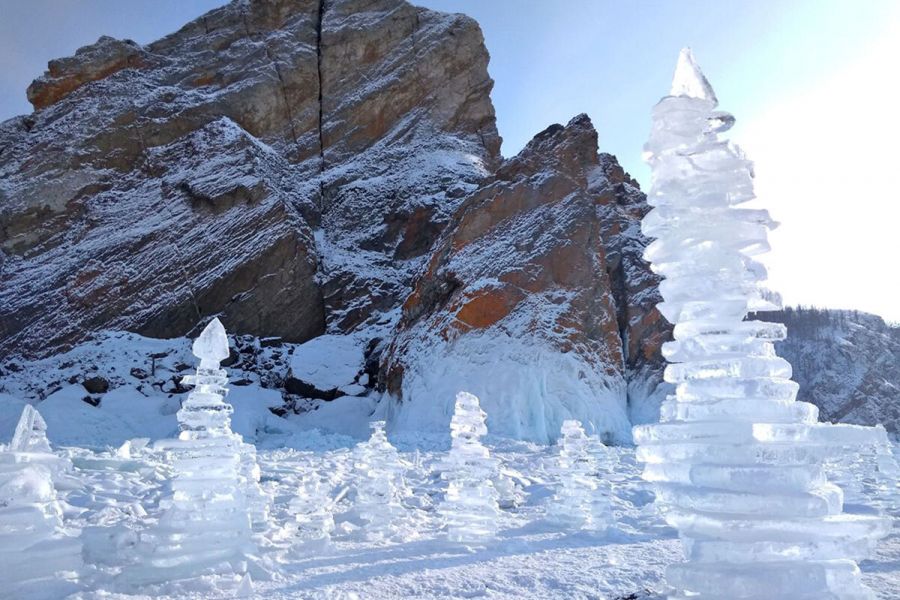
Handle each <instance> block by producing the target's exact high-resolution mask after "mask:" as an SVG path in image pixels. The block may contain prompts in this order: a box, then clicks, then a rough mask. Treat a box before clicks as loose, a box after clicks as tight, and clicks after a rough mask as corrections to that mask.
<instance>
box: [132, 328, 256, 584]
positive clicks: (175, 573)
mask: <svg viewBox="0 0 900 600" xmlns="http://www.w3.org/2000/svg"><path fill="white" fill-rule="evenodd" d="M193 352H194V355H195V356H196V357H197V358H199V359H200V366H199V368H198V369H197V373H196V375H193V376H188V377H185V378H184V383H186V384H189V385H194V386H196V387H195V389H194V391H192V392H191V393H190V395H189V396H188V397H187V399H186V400H185V401H184V403H183V404H182V407H181V410H179V411H178V415H177V416H178V423H179V427H180V429H181V432H180V433H179V435H178V439H177V440H169V441H167V442H166V443H164V444H161V446H162V447H164V448H166V449H167V450H168V451H170V452H171V453H172V455H173V458H174V480H173V481H172V491H173V494H172V496H171V497H170V498H168V499H167V501H166V504H167V505H166V509H165V512H164V513H163V515H162V516H161V517H160V519H159V523H158V524H157V525H156V526H155V527H153V528H151V529H148V530H147V531H145V532H143V533H142V534H141V547H140V554H141V556H140V559H141V564H140V565H138V566H136V567H135V568H134V569H133V570H132V571H131V572H130V579H131V580H132V581H135V582H138V583H144V582H147V583H149V582H157V581H169V580H178V579H190V578H193V577H196V576H200V575H205V574H210V573H242V572H244V571H245V570H246V564H245V560H246V558H247V557H248V556H250V555H252V554H253V553H254V551H255V548H254V546H253V543H252V542H251V538H250V535H251V525H250V517H249V513H248V507H247V499H246V495H245V483H246V482H245V478H244V477H242V474H241V455H242V445H243V441H242V439H241V437H240V436H239V435H237V434H235V433H233V432H232V431H231V413H232V407H231V405H230V404H228V403H227V402H225V394H226V393H227V391H228V390H227V389H226V388H225V384H226V383H227V381H228V378H227V376H226V373H225V371H224V370H223V369H220V368H219V362H220V361H221V360H223V359H224V358H225V357H227V356H228V338H227V336H226V334H225V329H224V327H222V324H221V323H220V322H219V320H218V319H213V320H212V321H211V322H210V323H209V325H207V327H206V329H204V330H203V333H201V334H200V337H199V338H197V339H196V340H195V341H194V346H193Z"/></svg>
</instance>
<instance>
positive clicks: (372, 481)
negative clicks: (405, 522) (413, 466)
mask: <svg viewBox="0 0 900 600" xmlns="http://www.w3.org/2000/svg"><path fill="white" fill-rule="evenodd" d="M370 428H371V429H372V435H371V437H370V438H369V440H368V441H366V442H363V443H362V444H359V445H358V446H357V447H356V448H355V449H354V452H353V472H354V475H355V479H356V502H355V503H354V508H355V510H356V512H357V514H358V515H359V517H360V518H361V519H362V521H363V523H364V524H365V533H366V537H368V538H369V539H371V540H375V541H383V540H388V539H390V538H392V537H394V536H395V534H397V533H398V526H399V525H400V520H401V519H402V518H403V515H404V513H405V512H406V509H405V508H404V506H403V504H402V499H403V497H404V496H405V495H407V494H408V489H407V486H406V479H405V478H404V473H405V471H406V466H405V465H404V464H403V461H402V460H401V459H400V453H399V452H397V449H396V448H394V447H393V446H392V445H391V443H390V442H389V441H388V439H387V434H386V433H385V429H384V428H385V422H384V421H374V422H372V423H371V424H370Z"/></svg>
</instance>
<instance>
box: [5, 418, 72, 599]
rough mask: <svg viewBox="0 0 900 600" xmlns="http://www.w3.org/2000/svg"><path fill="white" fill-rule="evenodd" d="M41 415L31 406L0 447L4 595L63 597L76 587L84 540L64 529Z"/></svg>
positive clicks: (16, 596)
mask: <svg viewBox="0 0 900 600" xmlns="http://www.w3.org/2000/svg"><path fill="white" fill-rule="evenodd" d="M45 431H46V425H45V424H44V420H43V419H42V418H41V415H40V414H39V413H38V412H37V411H36V410H35V409H34V408H33V407H31V406H25V410H24V411H23V412H22V417H21V419H20V420H19V425H18V427H16V433H15V435H14V436H13V441H12V443H11V444H10V446H9V448H6V449H4V450H3V451H2V452H0V596H2V597H4V598H7V597H9V598H61V597H64V596H66V595H67V594H69V593H71V592H74V591H75V588H76V585H77V579H78V575H79V572H80V571H81V569H82V567H83V565H82V561H81V543H80V542H79V541H78V539H77V538H74V537H71V536H70V535H68V534H67V532H66V531H65V530H64V529H63V521H62V508H61V506H60V503H59V501H58V500H57V496H56V489H55V488H54V486H53V477H52V471H51V468H49V467H48V463H50V464H52V461H45V460H40V458H41V456H47V457H50V458H52V457H53V456H52V455H51V454H50V445H49V443H47V438H46V435H45V434H44V432H45Z"/></svg>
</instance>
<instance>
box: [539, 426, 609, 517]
mask: <svg viewBox="0 0 900 600" xmlns="http://www.w3.org/2000/svg"><path fill="white" fill-rule="evenodd" d="M558 445H559V456H558V459H557V461H558V462H557V465H556V475H557V476H558V477H559V480H560V486H559V490H558V491H557V492H556V494H555V495H554V496H553V498H551V499H550V504H549V506H548V508H547V518H548V520H550V521H552V522H554V523H557V524H558V525H561V526H563V527H565V528H568V529H588V530H593V531H605V530H606V528H607V527H609V524H610V522H611V521H612V514H611V509H610V504H609V496H608V494H604V491H605V490H601V489H599V481H600V480H599V479H598V477H597V462H596V460H595V459H594V456H593V454H592V453H591V451H592V450H594V448H593V447H592V444H591V440H590V438H588V436H586V435H585V433H584V429H583V428H582V427H581V423H580V422H579V421H574V420H567V421H563V424H562V428H561V430H560V439H559V442H558Z"/></svg>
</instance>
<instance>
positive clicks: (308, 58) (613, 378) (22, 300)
mask: <svg viewBox="0 0 900 600" xmlns="http://www.w3.org/2000/svg"><path fill="white" fill-rule="evenodd" d="M487 64H488V54H487V51H486V49H485V47H484V43H483V39H482V36H481V32H480V30H479V28H478V25H477V24H476V23H475V22H474V21H472V20H471V19H469V18H467V17H465V16H462V15H447V14H441V13H437V12H434V11H430V10H425V9H421V8H417V7H414V6H412V5H410V4H408V3H406V2H403V1H401V0H315V1H313V0H251V1H243V0H241V1H235V2H232V3H231V4H228V5H226V6H224V7H222V8H220V9H217V10H214V11H212V12H210V13H208V14H206V15H204V16H203V17H201V18H199V19H197V20H196V21H194V22H192V23H189V24H188V25H186V26H185V27H183V28H182V29H181V30H180V31H178V32H176V33H173V34H172V35H169V36H167V37H165V38H163V39H161V40H159V41H157V42H154V43H152V44H149V45H147V46H140V45H138V44H135V43H133V42H131V41H128V40H115V39H112V38H108V37H103V38H101V39H100V40H99V41H98V42H97V43H96V44H94V45H92V46H89V47H86V48H82V49H80V50H79V51H78V52H77V53H76V54H75V56H73V57H70V58H64V59H59V60H54V61H51V62H50V64H49V65H48V70H47V72H46V73H45V74H44V75H43V76H42V77H40V78H38V79H37V80H35V81H34V82H33V83H32V85H31V86H30V87H29V88H28V98H29V100H30V101H31V102H32V104H33V105H34V107H35V112H34V113H33V114H31V115H28V116H24V117H19V118H15V119H11V120H9V121H7V122H5V123H3V124H2V125H0V261H2V262H0V269H2V274H3V277H2V284H0V352H2V353H4V354H7V355H10V356H12V355H16V356H18V357H20V358H29V357H34V356H45V355H50V354H53V353H57V352H59V351H62V350H65V349H66V348H68V347H71V346H73V345H75V344H78V343H80V342H83V341H84V340H88V339H91V338H92V337H94V336H96V335H97V334H98V332H100V331H103V330H129V331H134V332H137V333H140V334H142V335H146V336H151V337H172V336H179V335H185V334H190V333H191V332H192V331H195V330H196V328H197V326H198V325H199V324H201V323H203V322H204V321H205V320H206V319H208V318H209V317H211V316H213V315H218V316H220V318H222V320H223V322H225V323H226V325H227V327H228V328H229V329H230V330H231V331H232V332H234V333H238V334H251V335H255V336H259V337H265V338H269V337H278V338H280V339H281V340H283V341H285V342H297V343H302V342H304V341H306V340H314V342H315V343H314V344H313V342H310V344H311V346H310V347H312V346H315V347H316V348H320V349H321V351H317V352H315V353H306V352H300V354H301V355H304V356H311V355H315V356H317V357H324V364H323V365H322V367H323V369H324V370H329V369H330V366H329V363H328V361H329V360H330V358H329V357H331V356H332V355H334V357H335V358H334V361H336V362H338V361H343V363H346V362H347V361H346V360H343V359H341V358H340V357H347V356H353V357H358V358H354V359H352V360H350V361H349V362H350V363H354V361H357V362H359V363H360V366H359V369H358V372H357V371H355V370H354V368H338V365H337V364H335V365H332V367H333V368H331V369H330V370H332V371H334V372H341V373H344V372H346V373H347V375H346V376H345V377H343V379H342V378H340V377H338V378H336V379H335V378H331V379H327V378H326V380H324V381H325V383H324V384H322V385H327V386H331V385H333V386H335V387H333V388H329V390H322V389H319V388H321V387H322V385H320V386H319V388H317V387H316V385H317V384H316V383H315V382H314V381H311V380H310V379H311V378H307V380H304V379H303V378H302V377H303V375H302V374H303V373H304V367H303V365H298V364H296V363H297V361H294V363H292V364H291V365H290V366H289V367H288V371H287V372H285V373H282V374H280V375H279V376H276V377H271V378H268V379H266V381H268V382H269V383H270V384H272V385H280V386H283V388H284V391H285V394H286V396H298V395H299V396H304V395H305V396H309V395H312V396H314V397H322V398H330V397H336V396H338V395H340V394H343V393H347V390H350V391H351V392H352V393H364V394H369V395H373V394H378V393H380V392H383V393H385V394H386V395H387V400H386V404H388V405H390V406H389V410H390V412H392V414H393V415H394V417H395V418H394V422H395V425H397V426H400V425H402V424H403V423H405V424H406V425H408V426H409V427H410V428H413V429H415V428H419V427H426V428H427V426H428V425H429V424H434V425H435V427H437V428H440V427H444V426H445V424H443V423H442V420H444V417H447V415H446V414H445V413H446V403H447V402H448V401H449V400H450V399H451V398H452V395H453V394H455V392H456V391H457V388H459V387H460V386H469V387H472V388H473V389H475V390H476V391H480V392H481V393H482V394H484V395H486V396H488V398H486V402H487V405H488V406H489V407H491V412H492V419H491V427H492V429H494V430H495V431H496V432H499V433H509V434H513V435H518V436H520V437H526V438H531V439H536V440H540V441H546V440H548V439H552V438H553V437H555V435H556V430H558V427H559V424H560V422H561V420H562V419H564V418H567V417H577V418H582V419H584V420H586V421H587V420H590V421H591V422H593V423H594V424H595V426H596V428H597V429H598V430H599V431H601V432H602V433H603V434H605V435H606V436H607V437H608V438H610V439H617V440H625V439H627V438H628V430H629V420H630V418H639V419H640V418H643V417H645V416H646V414H647V410H646V408H645V405H646V403H645V402H644V400H646V398H647V397H649V396H651V394H652V392H653V390H654V389H655V388H656V384H657V383H658V381H659V366H660V361H659V345H660V343H661V341H662V339H663V338H664V337H665V335H666V334H667V327H666V325H665V323H664V322H663V321H662V320H661V319H660V317H659V315H658V314H657V313H656V311H655V310H654V309H653V305H654V303H655V301H656V288H655V284H656V280H655V279H654V277H653V276H652V274H651V273H650V271H649V270H648V268H647V265H646V264H645V263H643V261H642V260H641V259H640V254H641V251H642V249H643V246H644V243H645V242H644V240H643V238H642V237H641V235H640V233H639V228H638V222H639V220H640V218H641V217H642V216H643V214H644V212H645V211H646V206H645V204H644V198H643V195H642V194H641V192H640V190H639V188H638V186H637V184H636V183H635V182H634V181H632V180H631V179H630V178H629V177H628V175H627V174H625V173H624V172H623V171H622V169H621V167H619V166H618V164H617V163H616V161H615V159H614V158H613V157H611V156H609V155H603V154H598V149H597V134H596V132H595V131H594V129H593V127H592V125H591V123H590V121H589V120H588V119H587V117H584V116H581V117H577V118H576V119H574V120H573V121H572V122H571V123H569V124H568V125H567V126H565V127H563V126H560V125H554V126H552V127H551V128H549V129H547V130H546V131H544V132H542V133H541V134H539V135H538V136H536V137H535V139H534V140H533V141H532V142H531V143H530V144H529V145H528V147H527V148H525V150H523V151H522V153H521V154H520V155H519V156H516V157H514V158H512V159H509V160H506V161H503V160H502V159H501V157H500V155H499V147H500V138H499V136H498V134H497V130H496V126H495V120H494V111H493V107H492V105H491V101H490V96H489V94H490V91H491V87H492V81H491V79H490V77H489V76H488V72H487ZM343 340H346V341H343ZM336 349H337V350H336ZM485 355H488V356H489V360H487V361H486V362H482V363H479V362H478V361H479V360H481V359H480V358H479V357H484V356H485ZM453 357H457V359H459V358H460V357H462V358H463V359H466V360H469V361H470V362H469V364H467V363H465V360H464V361H463V363H458V362H454V361H453ZM473 361H474V362H473ZM343 363H342V364H343ZM439 365H440V366H441V369H442V370H438V369H437V367H438V366H439ZM343 366H344V367H346V364H344V365H343ZM454 369H464V370H463V371H460V372H456V371H454ZM479 369H480V370H479ZM489 371H490V372H494V373H498V372H503V373H505V375H504V376H503V378H502V385H499V386H489V387H487V388H484V389H481V387H480V383H479V382H481V381H483V380H484V376H485V374H486V373H488V372H489ZM542 371H543V372H546V373H548V374H549V375H548V376H546V377H542V376H540V375H539V374H540V373H541V372H542ZM423 373H431V376H430V377H426V378H424V379H423V378H422V374H423ZM437 373H443V375H442V376H443V377H444V378H445V379H444V384H443V387H442V388H441V389H437V388H436V387H434V386H435V385H436V383H437V379H435V376H436V374H437ZM332 379H333V380H334V381H332ZM344 379H347V380H348V381H344ZM291 382H293V383H291ZM360 390H362V392H360ZM445 396H446V397H445ZM294 405H297V403H296V402H295V403H294ZM650 413H651V414H652V408H651V410H650ZM416 415H418V416H416Z"/></svg>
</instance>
